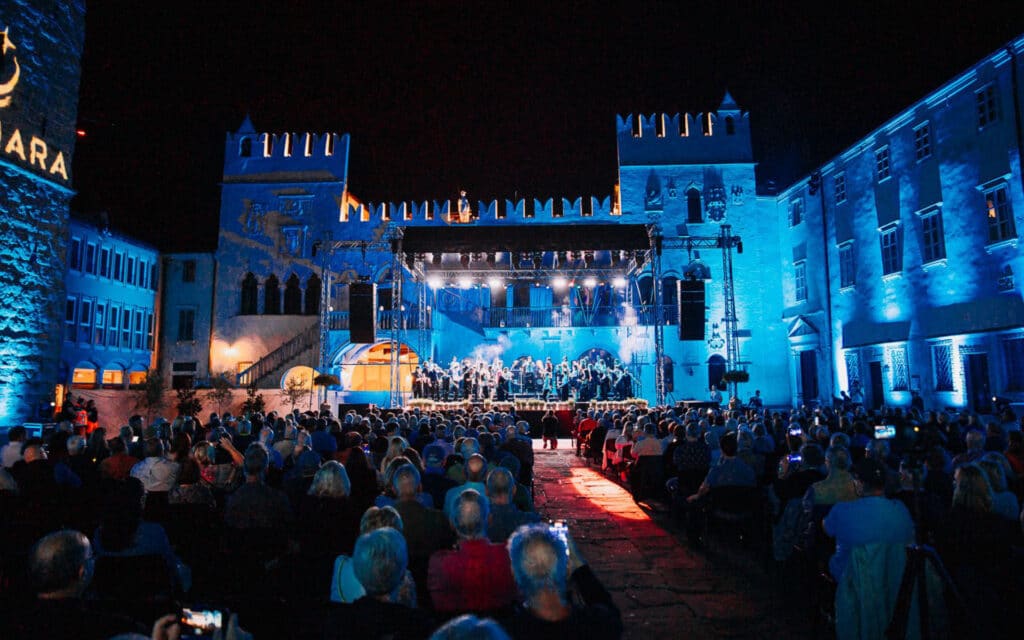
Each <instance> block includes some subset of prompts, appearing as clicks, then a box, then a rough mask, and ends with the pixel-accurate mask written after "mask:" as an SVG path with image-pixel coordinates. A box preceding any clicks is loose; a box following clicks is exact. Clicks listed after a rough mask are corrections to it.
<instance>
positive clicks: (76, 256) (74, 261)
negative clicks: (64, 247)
mask: <svg viewBox="0 0 1024 640" xmlns="http://www.w3.org/2000/svg"><path fill="white" fill-rule="evenodd" d="M68 268H69V269H76V270H79V269H81V268H82V241H81V240H79V239H78V238H71V244H70V245H69V246H68Z"/></svg>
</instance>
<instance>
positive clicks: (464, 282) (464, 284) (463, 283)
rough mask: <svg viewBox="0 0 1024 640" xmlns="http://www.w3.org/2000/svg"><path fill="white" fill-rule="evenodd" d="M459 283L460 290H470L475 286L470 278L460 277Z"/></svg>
mask: <svg viewBox="0 0 1024 640" xmlns="http://www.w3.org/2000/svg"><path fill="white" fill-rule="evenodd" d="M458 283H459V288H460V289H469V288H470V287H472V286H473V279H472V278H470V277H469V276H459V280H458Z"/></svg>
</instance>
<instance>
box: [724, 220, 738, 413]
mask: <svg viewBox="0 0 1024 640" xmlns="http://www.w3.org/2000/svg"><path fill="white" fill-rule="evenodd" d="M738 244H739V238H735V237H734V236H733V235H732V225H728V224H723V225H722V288H723V290H724V291H723V293H724V294H725V360H726V367H727V368H728V369H736V367H737V366H738V365H739V356H740V345H739V338H738V337H737V335H736V333H737V326H736V325H737V320H736V290H735V288H734V287H733V278H732V249H733V247H734V246H738ZM736 387H737V383H735V382H733V383H732V394H733V395H736V393H737V389H736Z"/></svg>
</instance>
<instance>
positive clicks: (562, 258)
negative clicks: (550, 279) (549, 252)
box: [556, 251, 569, 264]
mask: <svg viewBox="0 0 1024 640" xmlns="http://www.w3.org/2000/svg"><path fill="white" fill-rule="evenodd" d="M556 255H557V256H558V264H565V263H566V262H568V261H569V254H568V253H566V252H565V251H559V252H558V253H557V254H556Z"/></svg>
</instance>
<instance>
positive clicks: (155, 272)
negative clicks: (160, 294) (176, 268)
mask: <svg viewBox="0 0 1024 640" xmlns="http://www.w3.org/2000/svg"><path fill="white" fill-rule="evenodd" d="M159 284H160V267H159V266H157V263H156V262H154V263H153V265H152V266H151V267H150V268H149V288H150V290H152V291H156V290H157V289H158V288H159Z"/></svg>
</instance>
